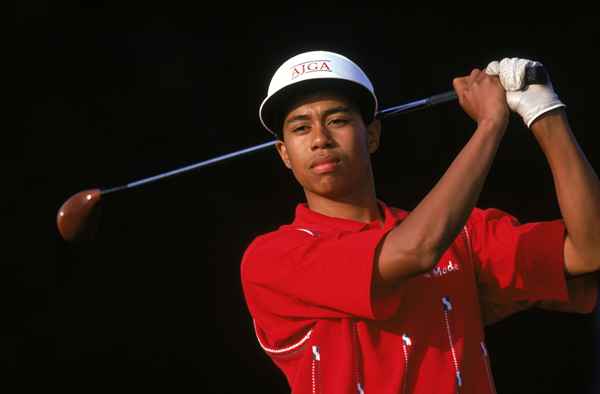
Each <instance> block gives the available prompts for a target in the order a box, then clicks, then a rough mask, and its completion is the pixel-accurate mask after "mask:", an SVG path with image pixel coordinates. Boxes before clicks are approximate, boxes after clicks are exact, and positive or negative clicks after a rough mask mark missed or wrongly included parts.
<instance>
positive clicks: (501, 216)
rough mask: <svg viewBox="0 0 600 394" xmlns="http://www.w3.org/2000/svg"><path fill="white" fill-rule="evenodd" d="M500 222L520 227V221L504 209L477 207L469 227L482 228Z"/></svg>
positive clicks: (470, 219)
mask: <svg viewBox="0 0 600 394" xmlns="http://www.w3.org/2000/svg"><path fill="white" fill-rule="evenodd" d="M498 222H504V223H506V224H510V225H512V226H518V225H519V224H520V222H519V219H517V218H516V217H515V216H514V215H512V214H511V213H509V212H506V211H504V210H502V209H498V208H478V207H475V208H473V210H472V211H471V214H470V215H469V218H468V220H467V227H481V226H486V225H487V224H490V223H498Z"/></svg>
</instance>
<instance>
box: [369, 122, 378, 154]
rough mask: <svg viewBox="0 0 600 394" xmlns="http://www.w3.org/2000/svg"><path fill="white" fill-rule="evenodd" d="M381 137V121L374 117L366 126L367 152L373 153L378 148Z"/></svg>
mask: <svg viewBox="0 0 600 394" xmlns="http://www.w3.org/2000/svg"><path fill="white" fill-rule="evenodd" d="M380 138H381V121H380V120H379V119H375V120H373V121H372V122H371V124H369V125H368V126H367V147H368V148H369V153H371V154H373V153H375V151H376V150H377V148H379V141H380Z"/></svg>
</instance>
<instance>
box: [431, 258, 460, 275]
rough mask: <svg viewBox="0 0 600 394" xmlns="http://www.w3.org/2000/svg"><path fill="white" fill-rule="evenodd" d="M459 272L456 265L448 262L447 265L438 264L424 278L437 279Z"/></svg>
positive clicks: (458, 267)
mask: <svg viewBox="0 0 600 394" xmlns="http://www.w3.org/2000/svg"><path fill="white" fill-rule="evenodd" d="M456 271H460V266H459V265H458V263H455V262H453V261H452V260H448V262H447V263H439V264H438V265H436V266H435V267H434V268H433V269H432V270H431V271H429V272H428V273H426V274H424V276H425V277H426V278H439V277H441V276H444V275H447V274H449V273H452V272H456Z"/></svg>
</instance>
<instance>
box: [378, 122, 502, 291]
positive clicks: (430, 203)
mask: <svg viewBox="0 0 600 394" xmlns="http://www.w3.org/2000/svg"><path fill="white" fill-rule="evenodd" d="M505 127H506V126H505V123H503V122H491V121H490V122H483V123H481V124H480V125H479V126H478V128H477V130H476V131H475V133H474V134H473V136H472V137H471V139H470V140H469V142H468V143H467V144H466V145H465V147H464V148H463V149H462V151H461V152H460V153H459V154H458V156H457V157H456V158H455V159H454V161H453V162H452V164H451V165H450V167H449V168H448V170H447V171H446V173H445V174H444V175H443V177H442V178H441V179H440V180H439V181H438V182H437V184H436V185H435V187H434V188H433V189H432V190H431V191H430V192H429V193H428V194H427V195H426V197H425V198H424V199H423V200H422V201H421V202H420V203H419V205H418V206H417V207H416V208H415V209H414V210H412V212H411V213H410V214H409V215H408V216H407V217H406V219H405V220H403V221H402V223H401V224H400V225H398V226H397V227H396V228H394V230H392V231H391V232H390V233H389V234H388V236H387V237H386V239H385V240H384V242H383V243H382V245H381V248H380V253H379V255H378V264H377V268H378V272H376V275H375V277H376V280H379V281H380V282H381V283H383V284H393V283H396V282H397V281H398V280H399V279H401V278H404V277H409V276H412V275H416V274H419V273H421V272H424V271H427V270H429V269H431V268H433V266H434V265H435V264H436V263H437V262H438V260H439V258H440V257H441V255H442V254H443V253H444V251H445V250H446V249H447V248H448V247H449V246H450V244H451V243H452V241H453V240H454V239H455V238H456V236H457V235H458V233H459V232H460V230H461V229H462V227H463V226H464V225H465V223H466V220H467V219H468V217H469V215H470V213H471V211H472V209H473V207H474V206H475V204H476V202H477V200H478V198H479V194H480V192H481V189H482V187H483V184H484V182H485V179H486V177H487V174H488V172H489V170H490V167H491V165H492V162H493V159H494V157H495V154H496V152H497V150H498V146H499V144H500V141H501V139H502V137H503V135H504V132H505Z"/></svg>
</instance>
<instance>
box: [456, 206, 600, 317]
mask: <svg viewBox="0 0 600 394" xmlns="http://www.w3.org/2000/svg"><path fill="white" fill-rule="evenodd" d="M467 229H468V231H469V233H470V242H471V248H472V251H473V255H474V260H475V261H474V263H475V270H476V273H477V282H478V283H477V285H478V288H479V295H480V303H481V307H482V314H483V318H484V322H485V323H486V324H490V323H493V322H495V321H498V320H500V319H502V318H504V317H506V316H508V315H510V314H512V313H515V312H518V311H520V310H523V309H526V308H529V307H531V306H534V305H540V306H542V307H546V308H552V307H553V306H555V307H557V308H561V310H571V311H581V312H587V311H590V310H591V309H590V306H591V308H593V306H594V305H595V302H596V291H595V287H593V285H591V284H590V281H589V280H583V279H579V280H574V281H569V284H567V280H566V277H565V268H564V267H565V265H564V252H563V248H564V238H565V227H564V223H563V221H562V220H553V221H544V222H531V223H524V224H521V223H520V222H519V221H518V220H517V219H516V218H515V217H514V216H512V215H510V214H508V213H506V212H504V211H501V210H498V209H486V210H482V209H477V208H476V209H474V211H473V213H472V215H471V216H470V218H469V221H468V223H467Z"/></svg>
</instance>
